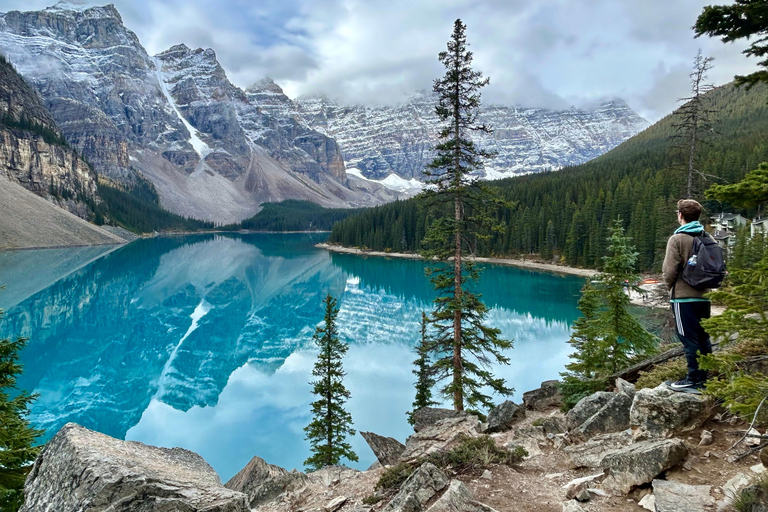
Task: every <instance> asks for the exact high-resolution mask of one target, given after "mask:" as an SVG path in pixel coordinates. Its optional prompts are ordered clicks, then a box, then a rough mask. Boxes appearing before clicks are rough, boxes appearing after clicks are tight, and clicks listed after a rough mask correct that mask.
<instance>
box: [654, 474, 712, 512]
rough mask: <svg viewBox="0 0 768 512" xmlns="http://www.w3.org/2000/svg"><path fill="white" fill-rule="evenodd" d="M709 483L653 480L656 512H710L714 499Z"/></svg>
mask: <svg viewBox="0 0 768 512" xmlns="http://www.w3.org/2000/svg"><path fill="white" fill-rule="evenodd" d="M711 491H712V486H711V485H687V484H682V483H680V482H671V481H667V480H654V481H653V494H654V496H655V497H656V511H657V512H712V511H714V510H715V506H716V503H715V499H714V498H713V497H712V496H711V495H710V492H711Z"/></svg>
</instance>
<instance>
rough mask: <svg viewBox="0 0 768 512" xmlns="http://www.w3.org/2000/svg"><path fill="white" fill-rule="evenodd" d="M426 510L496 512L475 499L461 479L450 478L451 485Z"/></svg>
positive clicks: (441, 511)
mask: <svg viewBox="0 0 768 512" xmlns="http://www.w3.org/2000/svg"><path fill="white" fill-rule="evenodd" d="M427 512H496V510H495V509H493V508H491V507H489V506H488V505H486V504H484V503H480V502H479V501H477V500H475V497H474V495H473V494H472V492H471V491H470V490H469V489H468V488H467V486H466V485H464V483H463V482H461V480H451V485H450V486H449V487H448V489H447V490H446V491H445V492H444V493H443V495H442V496H440V498H439V499H438V500H437V501H436V502H435V503H434V504H433V505H432V506H431V507H429V508H428V509H427Z"/></svg>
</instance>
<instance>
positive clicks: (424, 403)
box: [408, 311, 438, 425]
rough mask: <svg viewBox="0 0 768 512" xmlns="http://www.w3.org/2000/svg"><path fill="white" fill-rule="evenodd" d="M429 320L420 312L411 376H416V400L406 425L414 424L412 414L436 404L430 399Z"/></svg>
mask: <svg viewBox="0 0 768 512" xmlns="http://www.w3.org/2000/svg"><path fill="white" fill-rule="evenodd" d="M428 324H429V319H428V318H427V314H426V313H425V312H423V311H422V312H421V339H420V340H419V344H418V345H416V355H417V358H416V360H415V361H414V362H413V366H414V367H415V368H414V369H413V374H414V375H415V376H416V382H415V386H416V398H415V399H414V400H413V404H412V405H413V409H412V410H411V411H410V412H409V413H408V423H410V424H411V425H413V424H415V423H416V420H415V418H414V417H413V414H414V413H415V412H416V411H418V410H419V409H421V408H423V407H432V406H433V405H437V404H438V402H436V401H435V400H433V399H432V388H433V387H434V386H435V379H434V377H433V376H432V374H433V372H434V370H433V369H432V367H431V365H430V359H429V353H430V351H431V349H432V347H431V346H430V343H429V335H428V334H427V327H428Z"/></svg>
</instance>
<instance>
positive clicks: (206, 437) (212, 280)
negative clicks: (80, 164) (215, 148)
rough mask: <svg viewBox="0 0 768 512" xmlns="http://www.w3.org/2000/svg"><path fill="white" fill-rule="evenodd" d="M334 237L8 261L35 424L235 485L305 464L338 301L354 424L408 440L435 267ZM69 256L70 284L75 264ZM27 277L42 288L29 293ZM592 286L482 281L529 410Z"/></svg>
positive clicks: (185, 241)
mask: <svg viewBox="0 0 768 512" xmlns="http://www.w3.org/2000/svg"><path fill="white" fill-rule="evenodd" d="M325 237H326V235H322V234H290V235H288V234H250V235H239V234H238V235H195V236H183V237H182V236H177V237H159V238H154V239H149V240H138V241H136V242H134V243H131V244H129V245H127V246H125V247H122V248H119V249H117V250H114V251H111V252H109V251H105V252H106V255H103V256H101V257H100V258H98V259H96V260H95V261H91V262H90V263H88V261H90V260H88V261H82V262H81V263H80V264H78V258H80V257H81V258H90V259H91V260H92V259H93V258H94V255H93V254H92V252H93V251H85V252H83V255H82V256H80V255H78V254H76V253H75V252H73V253H67V252H66V251H67V250H62V249H57V250H56V251H59V252H58V253H56V254H55V255H53V253H47V252H46V251H25V253H26V254H28V255H29V256H28V257H27V258H20V257H19V256H18V255H19V253H0V285H1V284H4V283H6V284H8V285H9V291H8V293H9V294H14V293H15V295H13V297H14V300H15V302H16V303H15V305H13V304H11V306H10V307H8V306H7V305H8V303H5V304H6V305H5V306H4V303H3V301H2V295H3V293H2V292H0V307H8V310H7V311H6V316H5V318H4V320H3V321H2V322H0V336H3V337H6V336H17V335H19V336H26V337H29V338H30V341H29V344H28V346H27V348H26V349H25V350H24V352H23V354H22V363H23V364H24V374H23V375H22V377H21V379H20V381H19V385H20V387H22V388H24V389H27V390H30V391H34V392H37V393H40V398H39V399H38V400H37V402H35V404H34V405H33V407H32V410H31V420H32V421H33V423H34V424H35V425H36V426H38V427H41V428H45V429H46V436H47V438H50V436H52V435H53V434H55V432H56V431H57V430H58V429H59V428H60V427H61V426H62V425H64V424H65V423H67V422H70V421H74V422H77V423H80V424H81V425H84V426H85V427H88V428H91V429H94V430H98V431H100V432H104V433H106V434H109V435H111V436H115V437H119V438H125V439H133V440H139V441H142V442H145V443H148V444H156V445H162V446H182V447H185V448H188V449H191V450H194V451H196V452H198V453H200V454H201V455H202V456H203V457H205V459H206V460H207V461H208V462H209V463H211V465H212V466H213V467H214V468H215V469H216V470H217V471H218V472H219V474H220V475H221V477H222V479H223V480H225V481H226V480H227V479H228V478H229V477H231V476H232V475H234V473H236V472H237V471H238V470H239V469H241V468H242V467H243V466H244V465H245V464H246V463H247V462H248V460H250V458H251V457H252V456H254V455H258V456H260V457H262V458H264V459H266V460H267V461H268V462H270V463H272V464H277V465H280V466H283V467H286V468H288V469H291V468H294V467H295V468H298V469H301V464H302V462H303V460H304V459H305V458H306V457H307V456H308V450H309V445H308V443H307V442H306V441H305V440H304V432H303V430H302V429H303V427H304V426H305V425H307V423H308V422H309V421H310V414H309V411H310V408H309V403H310V401H311V400H312V395H311V393H310V386H309V383H308V382H309V381H310V380H311V378H312V377H311V371H312V365H313V364H314V361H315V357H316V352H315V348H314V346H313V344H312V333H313V332H314V329H315V327H316V326H317V325H318V323H319V322H320V321H321V320H322V318H323V311H322V305H321V301H322V299H323V297H325V295H326V294H328V293H330V294H331V295H333V296H335V297H338V298H339V307H340V313H339V318H338V325H339V330H340V334H341V336H342V337H343V338H345V339H346V340H347V341H348V342H349V343H350V350H349V352H348V353H347V356H346V358H345V362H344V365H345V369H346V371H347V374H348V375H347V377H346V380H345V383H346V385H347V387H348V389H349V390H350V391H351V393H352V398H351V399H350V401H349V403H348V404H347V405H348V410H349V411H350V412H351V414H352V417H353V420H354V423H355V424H354V427H355V428H356V429H357V430H358V431H360V430H362V431H366V430H370V431H374V432H376V433H378V434H381V435H385V436H391V437H395V438H397V439H399V440H401V441H404V440H405V438H406V437H407V436H408V435H409V433H410V427H409V425H408V424H407V423H406V421H405V412H406V411H407V410H409V409H410V405H411V402H412V401H413V384H412V382H413V380H414V376H413V375H412V374H411V369H412V366H411V362H412V360H413V359H414V358H415V356H414V354H413V352H412V347H413V345H414V343H415V342H416V341H417V339H418V336H419V321H420V316H421V312H422V311H424V310H429V308H430V305H431V301H432V299H433V298H434V296H435V295H434V291H433V290H432V289H431V286H430V284H429V282H428V281H427V279H426V278H425V277H424V263H423V262H420V261H412V260H399V259H384V258H362V257H358V256H353V255H347V254H332V253H328V252H326V251H324V250H321V249H317V248H315V247H314V244H316V243H318V242H321V241H323V240H324V239H325ZM72 251H77V250H74V249H73V250H72ZM67 254H70V256H69V259H71V260H74V262H73V263H72V264H71V265H70V268H71V271H65V270H63V269H62V264H61V262H62V261H66V260H65V259H63V258H64V257H65V256H66V255H67ZM45 261H51V267H52V269H53V267H54V266H55V262H58V266H55V271H54V270H50V271H49V272H48V274H47V275H50V276H51V277H50V278H49V279H50V280H52V281H53V280H55V282H51V283H50V284H46V283H42V284H41V283H37V281H40V280H41V279H42V278H41V277H40V276H41V275H46V274H45V272H46V271H47V270H48V269H47V268H42V267H46V265H45V264H41V262H45ZM25 262H28V264H26V265H25ZM28 278H29V279H32V278H34V279H36V285H35V287H32V288H30V287H29V286H28V287H26V288H24V287H23V286H22V283H24V282H27V281H29V279H28ZM16 283H19V284H16ZM582 284H583V280H582V279H580V278H575V277H562V276H556V275H550V274H543V273H534V272H528V271H523V270H518V269H514V268H508V267H497V266H490V265H489V266H487V268H486V270H485V272H484V273H483V276H482V279H481V283H480V284H479V286H478V290H477V291H479V292H480V293H482V295H483V300H484V301H485V302H486V304H487V305H488V306H489V308H491V309H490V313H489V323H490V324H492V325H493V326H495V327H499V328H500V329H501V330H502V333H503V335H504V336H505V337H511V338H514V340H515V348H514V349H513V350H512V351H511V352H510V354H509V355H510V357H511V358H512V363H511V364H510V365H509V366H505V367H500V368H497V369H496V371H497V373H498V374H500V375H502V376H504V377H505V378H506V379H507V380H508V383H509V384H510V385H512V386H513V387H515V388H516V389H517V392H516V394H515V398H516V399H517V400H519V397H520V396H521V395H522V392H523V391H526V390H528V389H532V388H534V387H537V386H538V384H539V383H540V382H541V381H542V380H545V379H550V378H556V377H557V374H558V372H559V371H562V368H563V365H564V364H565V362H566V360H567V355H568V353H569V346H568V345H567V344H566V341H567V339H568V337H569V333H570V330H569V325H570V324H571V323H572V322H573V320H575V319H576V317H577V316H578V310H577V309H576V301H577V298H578V293H579V289H580V287H581V285H582ZM21 288H24V290H23V291H17V290H20V289H21ZM37 290H39V291H37ZM24 297H26V298H24ZM21 299H23V300H21ZM352 445H353V448H354V449H355V450H356V452H357V453H358V455H359V457H360V462H359V463H357V464H355V465H354V466H355V467H358V468H361V469H363V468H366V467H368V466H369V465H370V464H372V463H373V461H374V456H373V454H372V453H371V451H370V449H369V448H368V447H367V445H366V444H365V441H364V440H363V439H362V438H361V437H360V436H359V435H357V436H355V438H354V439H353V440H352Z"/></svg>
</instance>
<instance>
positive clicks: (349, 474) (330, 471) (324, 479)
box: [307, 465, 360, 487]
mask: <svg viewBox="0 0 768 512" xmlns="http://www.w3.org/2000/svg"><path fill="white" fill-rule="evenodd" d="M358 473H360V471H358V470H356V469H352V468H348V467H347V466H341V465H339V466H325V467H324V468H320V469H318V470H317V471H312V472H311V473H308V474H307V476H308V477H309V479H310V480H311V481H313V482H315V483H318V484H320V485H323V486H325V487H332V486H334V485H338V484H340V483H341V482H342V481H344V480H347V479H349V478H353V477H354V476H356V475H357V474H358Z"/></svg>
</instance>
